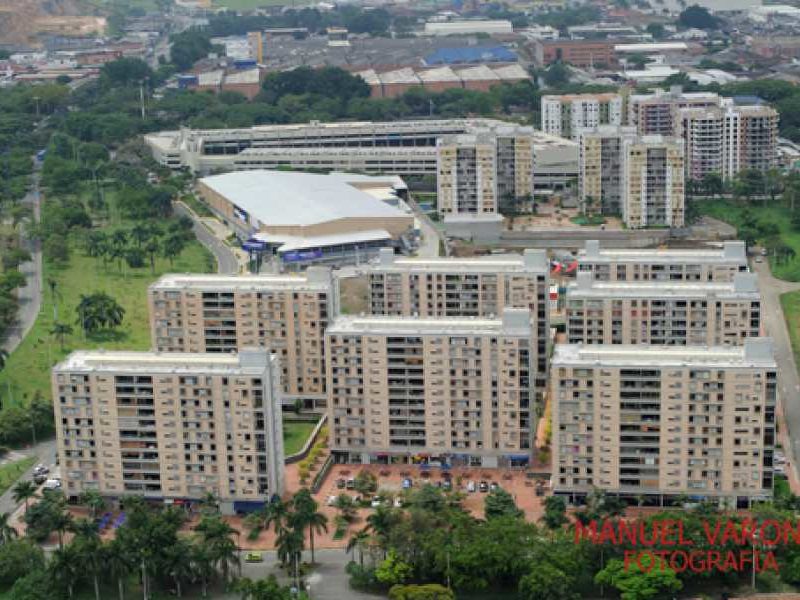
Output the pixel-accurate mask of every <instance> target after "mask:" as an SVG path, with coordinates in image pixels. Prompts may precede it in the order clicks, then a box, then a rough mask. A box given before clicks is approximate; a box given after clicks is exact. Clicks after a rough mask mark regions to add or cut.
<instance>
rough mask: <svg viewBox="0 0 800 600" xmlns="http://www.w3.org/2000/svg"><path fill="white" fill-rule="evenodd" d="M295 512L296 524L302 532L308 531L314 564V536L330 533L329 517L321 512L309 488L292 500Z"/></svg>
mask: <svg viewBox="0 0 800 600" xmlns="http://www.w3.org/2000/svg"><path fill="white" fill-rule="evenodd" d="M292 505H293V506H294V510H295V514H294V517H295V523H296V524H297V526H298V527H299V528H300V530H301V531H303V530H305V529H308V541H309V546H310V547H311V562H312V564H313V563H314V534H315V533H320V534H321V533H323V532H327V531H328V517H326V516H325V515H324V514H322V513H321V512H319V510H318V509H319V504H318V503H317V501H316V500H314V498H313V496H312V495H311V492H310V491H309V490H308V488H303V489H301V490H300V491H299V492H297V493H296V494H295V495H294V498H292Z"/></svg>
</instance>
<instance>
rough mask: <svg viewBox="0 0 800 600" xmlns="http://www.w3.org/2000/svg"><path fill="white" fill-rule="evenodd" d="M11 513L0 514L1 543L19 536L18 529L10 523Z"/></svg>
mask: <svg viewBox="0 0 800 600" xmlns="http://www.w3.org/2000/svg"><path fill="white" fill-rule="evenodd" d="M9 519H11V513H7V512H4V513H2V514H0V544H6V543H8V542H10V541H11V540H13V539H14V538H16V537H17V535H18V534H17V530H16V529H14V528H13V527H12V526H11V523H9Z"/></svg>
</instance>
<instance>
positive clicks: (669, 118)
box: [627, 86, 720, 135]
mask: <svg viewBox="0 0 800 600" xmlns="http://www.w3.org/2000/svg"><path fill="white" fill-rule="evenodd" d="M719 104H720V98H719V96H718V95H717V94H714V93H712V92H684V91H683V90H682V89H681V88H680V86H675V87H673V88H672V89H670V90H669V91H664V90H656V91H655V92H653V93H651V94H631V96H630V97H629V98H628V120H627V124H628V125H632V126H634V127H636V130H637V131H638V133H639V135H675V125H676V122H677V116H678V111H679V110H680V109H683V108H714V107H717V106H719Z"/></svg>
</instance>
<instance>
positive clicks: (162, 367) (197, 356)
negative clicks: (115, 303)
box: [53, 348, 278, 376]
mask: <svg viewBox="0 0 800 600" xmlns="http://www.w3.org/2000/svg"><path fill="white" fill-rule="evenodd" d="M276 361H278V358H277V356H276V355H273V354H270V353H269V352H267V351H266V350H264V349H262V348H253V349H245V348H243V349H242V350H241V351H240V352H239V353H238V354H225V353H184V352H131V351H115V352H109V351H106V350H80V351H78V352H73V353H72V354H70V355H69V356H67V357H66V358H65V359H64V360H63V361H61V362H60V363H58V364H57V365H55V366H54V367H53V372H54V373H71V372H81V373H90V372H107V373H117V374H125V373H140V374H159V373H161V374H187V375H225V374H231V373H233V374H241V375H253V376H261V375H263V374H264V371H265V370H266V369H267V366H268V365H269V363H271V362H272V363H273V364H274V363H275V362H276Z"/></svg>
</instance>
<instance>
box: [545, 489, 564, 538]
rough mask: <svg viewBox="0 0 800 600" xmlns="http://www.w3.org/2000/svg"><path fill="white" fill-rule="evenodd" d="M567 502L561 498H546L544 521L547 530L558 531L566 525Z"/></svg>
mask: <svg viewBox="0 0 800 600" xmlns="http://www.w3.org/2000/svg"><path fill="white" fill-rule="evenodd" d="M566 513H567V502H566V500H564V498H562V497H561V496H548V497H547V498H545V500H544V516H543V517H542V521H544V524H545V526H547V528H548V529H553V530H555V529H560V528H561V527H562V526H563V525H564V524H565V523H567V521H568V519H567V514H566Z"/></svg>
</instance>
